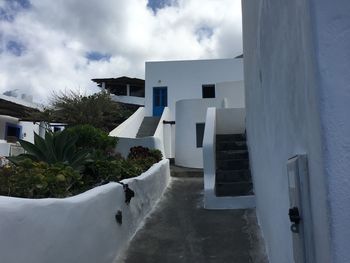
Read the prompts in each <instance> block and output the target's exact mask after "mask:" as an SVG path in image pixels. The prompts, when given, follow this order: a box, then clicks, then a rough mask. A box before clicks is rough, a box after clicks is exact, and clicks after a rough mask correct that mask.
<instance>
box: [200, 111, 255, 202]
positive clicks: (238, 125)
mask: <svg viewBox="0 0 350 263" xmlns="http://www.w3.org/2000/svg"><path fill="white" fill-rule="evenodd" d="M244 118H245V109H244V108H236V109H235V108H233V109H216V108H208V110H207V115H206V120H205V129H204V138H203V171H204V208H206V209H244V208H253V207H255V196H254V195H247V196H223V197H217V196H216V195H215V181H216V180H215V176H216V135H217V134H234V133H243V132H244ZM242 123H243V124H242Z"/></svg>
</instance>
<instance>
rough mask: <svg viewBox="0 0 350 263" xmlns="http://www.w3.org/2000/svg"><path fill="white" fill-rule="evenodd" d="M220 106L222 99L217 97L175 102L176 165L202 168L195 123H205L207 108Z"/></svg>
mask: <svg viewBox="0 0 350 263" xmlns="http://www.w3.org/2000/svg"><path fill="white" fill-rule="evenodd" d="M221 106H222V100H218V99H191V100H180V101H178V102H177V103H176V135H175V157H176V158H175V163H176V165H179V166H184V167H193V168H203V154H202V150H203V149H202V147H200V148H197V145H196V144H197V143H196V142H197V141H196V123H205V117H206V113H207V108H209V107H216V108H220V107H221Z"/></svg>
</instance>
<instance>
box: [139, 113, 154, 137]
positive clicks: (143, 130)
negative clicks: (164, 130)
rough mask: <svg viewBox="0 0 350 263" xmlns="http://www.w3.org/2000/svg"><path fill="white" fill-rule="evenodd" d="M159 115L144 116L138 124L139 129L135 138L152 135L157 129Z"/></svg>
mask: <svg viewBox="0 0 350 263" xmlns="http://www.w3.org/2000/svg"><path fill="white" fill-rule="evenodd" d="M159 120H160V117H144V118H143V121H142V123H141V125H140V128H139V131H138V132H137V134H136V138H143V137H147V136H153V135H154V132H155V131H156V129H157V126H158V123H159Z"/></svg>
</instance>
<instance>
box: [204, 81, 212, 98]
mask: <svg viewBox="0 0 350 263" xmlns="http://www.w3.org/2000/svg"><path fill="white" fill-rule="evenodd" d="M202 97H203V98H215V85H214V84H209V85H202Z"/></svg>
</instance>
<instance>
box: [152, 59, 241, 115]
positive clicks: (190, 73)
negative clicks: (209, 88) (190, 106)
mask: <svg viewBox="0 0 350 263" xmlns="http://www.w3.org/2000/svg"><path fill="white" fill-rule="evenodd" d="M241 80H243V65H242V59H213V60H187V61H161V62H146V88H145V109H146V116H152V114H153V112H152V111H153V87H163V86H166V87H168V107H169V109H170V111H171V117H172V119H171V120H175V103H176V102H177V101H179V100H183V99H198V98H202V85H203V84H215V83H218V82H228V81H241Z"/></svg>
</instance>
